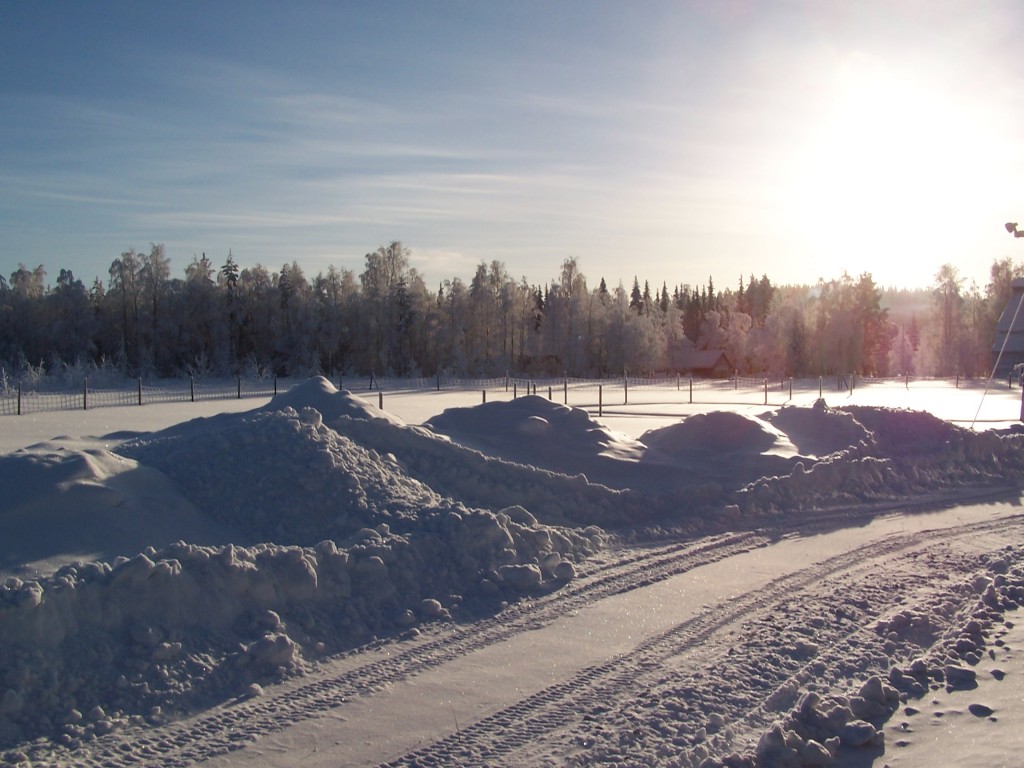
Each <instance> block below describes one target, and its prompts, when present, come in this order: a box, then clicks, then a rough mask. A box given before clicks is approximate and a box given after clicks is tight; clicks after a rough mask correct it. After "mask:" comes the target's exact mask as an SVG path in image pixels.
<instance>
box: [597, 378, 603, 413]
mask: <svg viewBox="0 0 1024 768" xmlns="http://www.w3.org/2000/svg"><path fill="white" fill-rule="evenodd" d="M597 415H598V416H604V385H603V384H598V385H597Z"/></svg>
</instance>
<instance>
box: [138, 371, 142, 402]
mask: <svg viewBox="0 0 1024 768" xmlns="http://www.w3.org/2000/svg"><path fill="white" fill-rule="evenodd" d="M139 405H142V378H141V377H140V378H139Z"/></svg>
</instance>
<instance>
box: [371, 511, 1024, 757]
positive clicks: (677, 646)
mask: <svg viewBox="0 0 1024 768" xmlns="http://www.w3.org/2000/svg"><path fill="white" fill-rule="evenodd" d="M1022 520H1024V518H1022V517H1021V516H1014V517H1011V518H1003V519H1001V520H997V521H986V522H980V523H973V524H966V525H961V526H957V527H953V528H943V529H936V530H929V531H922V532H915V533H911V534H906V535H894V536H890V537H888V538H886V539H882V540H877V541H874V542H871V543H868V544H865V545H863V546H860V547H857V548H856V549H852V550H849V551H848V552H845V553H842V554H840V555H837V556H836V557H834V558H831V559H830V560H828V561H825V562H822V563H818V564H815V565H813V566H810V567H808V568H804V569H801V570H799V571H796V572H792V573H789V574H787V575H784V576H781V577H779V578H777V579H774V580H772V581H771V582H769V583H767V584H766V585H764V586H763V587H761V588H759V589H756V590H753V591H751V592H748V593H746V594H744V595H742V596H739V597H737V598H733V599H730V600H729V601H727V602H723V603H720V604H718V605H716V606H715V609H714V610H713V611H706V612H704V613H702V614H699V615H697V616H695V617H693V618H691V619H689V620H687V621H684V622H682V623H680V624H677V625H675V626H673V627H671V628H670V629H668V630H666V631H664V632H662V633H660V634H658V635H655V636H653V637H650V638H648V639H647V640H645V641H642V642H641V643H640V644H638V645H637V646H636V648H635V649H634V650H633V651H632V652H630V653H629V654H628V655H627V656H624V657H621V658H614V659H610V660H608V661H606V662H603V663H601V664H597V665H593V666H590V667H587V668H585V669H583V670H581V671H580V672H579V673H577V674H576V675H575V676H573V677H572V678H570V679H567V680H564V681H562V682H559V683H557V684H555V685H552V686H549V687H548V688H545V689H544V690H542V691H539V692H537V693H535V694H533V695H530V696H527V697H526V698H524V699H522V700H521V701H519V702H517V703H515V704H514V705H512V706H510V707H508V708H506V709H503V710H501V711H499V712H496V713H493V714H492V715H489V716H487V717H485V718H483V719H481V720H479V721H477V722H475V723H472V724H470V725H468V726H463V727H462V728H461V729H460V730H459V731H458V732H457V733H454V734H450V735H449V736H447V737H445V738H443V739H440V740H438V741H437V742H435V743H434V744H432V745H431V746H429V747H425V748H422V749H418V750H415V751H413V752H410V753H408V754H406V755H404V756H403V757H401V758H398V759H396V760H393V761H391V762H388V763H384V764H382V766H383V767H385V768H399V767H400V766H432V765H437V766H441V765H451V764H458V765H463V766H472V765H495V764H497V765H520V764H536V763H537V762H539V761H540V759H541V758H542V757H545V756H546V757H549V758H550V756H551V754H552V752H553V750H552V749H551V747H553V746H554V744H551V743H550V739H551V737H552V735H553V734H554V735H555V738H554V740H555V741H556V742H557V741H558V736H557V734H559V733H560V732H564V731H565V729H567V728H569V727H570V726H574V725H576V724H579V723H580V722H582V721H584V720H585V719H587V717H588V713H594V712H596V713H605V712H608V711H610V710H613V709H615V708H616V707H617V706H622V705H625V706H626V707H629V706H633V705H634V704H635V701H636V697H637V693H638V692H639V691H642V690H643V689H644V688H645V687H646V686H649V685H651V684H654V683H656V682H657V681H658V679H659V678H662V679H663V678H664V676H665V672H664V667H665V665H666V662H668V661H669V660H671V659H672V658H673V657H680V656H683V655H684V654H691V653H695V652H697V653H695V655H698V656H699V655H700V654H699V651H700V650H701V646H702V644H704V643H705V642H706V641H707V640H708V639H709V638H710V637H711V636H712V635H714V634H715V633H716V632H718V631H720V630H722V629H724V628H726V627H729V626H730V625H735V624H737V623H738V622H740V621H741V620H743V619H747V620H748V621H749V619H750V618H752V617H754V616H756V615H761V616H764V615H766V614H771V612H772V611H774V609H775V608H776V607H777V606H779V605H780V604H783V603H787V602H789V601H791V600H793V599H794V597H795V596H797V595H799V594H800V593H801V592H802V591H804V590H807V589H808V588H810V587H814V586H818V585H820V584H821V582H823V581H824V580H826V579H828V578H829V577H832V576H835V575H837V574H842V573H843V572H848V571H851V570H852V569H860V570H863V569H866V568H869V567H872V566H873V565H874V564H875V563H878V562H883V561H884V566H883V568H884V569H886V570H887V572H888V573H890V574H894V575H897V576H898V577H899V579H900V580H901V582H905V580H906V579H907V578H908V577H909V576H910V573H909V572H907V573H904V572H902V571H900V569H899V567H898V564H897V563H895V562H892V558H893V556H894V555H897V554H899V553H901V552H904V553H905V552H909V551H917V550H921V549H922V548H924V549H926V550H927V549H928V548H943V547H944V546H945V545H946V544H947V543H949V542H950V541H951V540H952V539H962V538H966V537H975V536H978V535H979V534H984V533H1002V532H1006V531H1010V530H1013V529H1016V528H1020V527H1021V523H1022ZM915 556H916V552H915ZM876 575H877V574H876ZM918 576H919V580H920V581H922V582H924V581H926V580H929V579H931V578H933V577H932V576H931V575H930V574H928V573H924V574H919V575H918ZM904 586H905V584H904ZM851 594H852V593H851ZM887 594H888V595H889V596H890V597H891V598H892V600H893V602H892V603H887V602H884V601H883V602H882V603H881V604H876V605H874V606H870V608H873V609H874V610H865V611H864V615H865V617H866V618H867V619H869V620H870V619H873V618H875V617H877V615H880V613H881V612H883V611H884V610H886V609H888V608H891V607H892V605H893V604H895V602H897V601H898V599H899V598H900V597H901V596H902V592H900V591H895V590H894V591H890V592H888V593H887ZM853 599H856V598H853ZM869 631H871V630H870V628H869V626H868V624H867V623H866V622H864V621H862V622H861V623H860V624H859V625H858V626H857V627H856V628H855V629H853V630H852V631H851V632H849V633H846V634H845V635H844V636H842V637H839V638H837V639H835V640H833V642H832V643H831V644H830V645H829V646H828V647H827V648H826V649H824V651H823V652H821V653H819V654H816V656H815V659H814V661H813V662H812V664H813V665H815V666H816V669H815V670H814V671H813V672H811V671H809V667H810V665H804V666H803V668H802V669H800V670H798V672H797V673H795V674H793V675H787V676H786V677H785V678H784V679H782V680H781V681H780V682H779V683H778V684H776V685H774V686H772V687H771V689H770V690H767V691H759V690H757V689H756V688H755V689H754V690H752V691H746V692H744V694H748V695H749V696H752V697H753V698H754V699H755V702H756V703H755V704H753V706H748V707H741V708H739V710H738V711H733V712H728V711H727V712H725V713H724V714H726V715H727V720H728V722H731V723H733V724H734V727H736V726H738V727H741V728H742V731H743V732H747V733H749V732H751V731H753V730H755V729H757V728H758V727H762V726H764V725H766V724H767V723H768V722H770V720H771V718H772V713H773V711H776V710H778V709H779V708H780V707H784V706H788V705H789V704H791V703H792V702H789V701H787V700H786V699H787V694H788V692H789V691H790V690H791V689H792V688H794V687H795V686H796V685H798V684H801V683H803V682H806V681H807V680H810V679H813V678H814V677H815V676H816V675H817V674H818V673H819V672H820V667H818V665H822V664H823V665H825V667H826V668H828V667H829V666H830V665H832V666H836V665H839V664H842V663H843V661H844V660H845V659H848V658H850V656H851V653H856V651H857V647H858V643H857V641H856V638H857V636H858V635H861V634H863V633H866V632H869ZM777 651H778V648H777V647H774V648H767V649H765V652H766V653H771V652H777ZM705 655H706V656H709V657H710V656H713V655H714V652H713V649H708V650H707V653H706V654H705ZM747 662H748V665H749V666H750V667H757V666H758V662H757V659H756V658H754V659H748V660H747ZM740 682H741V683H742V682H744V681H740ZM698 709H701V708H699V707H698ZM719 709H726V710H728V709H729V707H719ZM732 709H734V710H735V709H736V708H735V707H732ZM715 711H717V710H715ZM705 712H707V713H709V712H708V711H707V710H705ZM627 719H628V718H627ZM698 728H699V725H698V724H693V726H692V731H693V732H696V731H697V730H698ZM730 730H732V729H730ZM612 732H613V733H616V734H617V739H618V741H620V742H621V739H622V734H623V733H624V731H622V730H619V729H612ZM625 733H627V735H628V732H625ZM733 734H734V735H736V736H737V737H738V736H739V734H736V733H735V732H733ZM546 740H547V741H546ZM731 740H732V739H731V738H729V739H726V738H719V739H717V741H718V747H719V748H720V749H721V748H724V747H725V746H727V744H728V742H729V741H731ZM666 741H669V740H666ZM714 741H715V740H714V739H713V740H712V743H714ZM561 746H562V747H563V748H564V747H565V745H564V743H563V744H561ZM615 746H621V745H613V747H612V754H615ZM672 746H673V748H674V750H675V751H674V754H679V753H680V752H682V751H683V749H684V747H683V746H682V745H680V744H673V745H672ZM524 750H525V752H526V754H522V752H523V751H524ZM630 755H633V757H634V758H635V757H636V754H635V750H633V749H631V748H630V747H629V745H627V747H626V749H625V750H624V752H620V753H619V755H618V756H619V757H629V756H630ZM606 756H607V755H606V754H603V753H602V754H599V755H597V756H596V757H597V758H598V759H599V758H601V757H606ZM589 762H590V761H589V760H586V759H584V760H582V761H581V764H588V763H589Z"/></svg>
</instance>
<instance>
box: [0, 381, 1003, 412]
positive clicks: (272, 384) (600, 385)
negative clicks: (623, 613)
mask: <svg viewBox="0 0 1024 768" xmlns="http://www.w3.org/2000/svg"><path fill="white" fill-rule="evenodd" d="M295 383H296V382H293V381H282V382H279V381H278V379H277V378H276V377H274V378H269V377H268V378H242V377H238V378H236V379H234V380H224V379H215V380H197V379H194V378H193V379H189V380H187V381H186V380H182V381H173V382H164V383H161V384H159V385H149V384H144V383H143V382H142V380H141V379H138V380H129V381H126V382H125V386H124V387H123V388H120V389H112V388H103V389H91V388H90V387H89V382H88V380H87V379H86V380H85V381H83V383H82V387H81V388H80V389H78V390H76V391H66V392H39V391H23V390H22V385H20V384H19V385H17V387H10V386H8V387H6V388H5V389H3V390H0V415H4V416H13V415H24V414H29V413H40V412H44V411H65V410H89V409H92V408H106V407H116V406H133V405H134V406H142V405H147V404H155V403H173V402H182V403H184V402H196V401H199V400H226V399H242V398H255V397H273V396H274V395H276V394H278V392H279V391H284V390H286V389H289V388H291V386H293V385H294V384H295ZM332 383H333V384H334V385H335V386H337V387H338V388H339V389H345V388H347V389H349V390H351V391H353V392H355V393H357V394H363V395H365V394H367V393H376V394H377V395H378V396H379V397H380V398H381V401H382V400H383V394H384V393H385V392H388V393H401V392H422V391H426V390H435V391H479V392H482V393H483V399H484V400H486V393H487V392H488V391H490V392H496V391H498V392H504V393H506V394H507V395H509V396H511V397H520V396H523V395H542V396H545V397H547V398H548V399H552V400H554V399H563V400H564V402H568V400H569V393H570V392H573V393H574V394H575V395H576V398H574V399H578V398H579V397H581V396H584V393H586V395H585V397H586V399H587V400H588V401H590V400H593V401H594V404H596V405H597V406H598V407H599V408H600V407H602V406H603V405H604V404H612V403H613V402H616V403H619V402H621V403H623V404H628V403H629V397H630V392H633V393H634V395H636V393H637V392H644V391H651V390H661V391H663V392H665V393H666V394H668V393H669V392H674V393H675V394H672V395H669V396H670V397H671V398H672V399H673V400H674V401H676V402H680V403H690V404H700V403H704V404H716V403H727V402H728V403H731V402H750V403H757V402H761V401H763V403H764V404H766V405H767V404H769V400H770V399H771V400H773V401H776V400H777V401H779V402H786V401H788V400H792V399H793V398H794V397H796V396H798V395H803V396H807V395H813V394H815V393H816V394H817V396H818V397H821V396H824V395H825V394H826V393H835V392H844V391H849V392H851V393H852V392H853V391H854V390H855V389H856V388H859V387H871V388H873V389H874V388H883V389H907V390H910V389H938V388H943V389H950V388H956V389H960V388H967V387H981V386H984V385H985V381H984V380H976V379H961V378H960V377H955V378H919V377H911V376H899V377H890V378H866V377H859V376H855V375H849V376H835V375H833V376H829V377H817V378H811V379H807V378H803V379H793V378H785V377H778V376H770V377H769V376H761V377H756V376H734V377H732V378H728V379H721V378H701V377H693V376H684V375H670V376H652V377H640V376H620V377H615V378H604V379H581V378H570V377H564V376H563V377H538V378H531V377H523V376H511V375H510V376H499V377H490V378H456V377H446V376H440V375H439V376H434V377H419V378H397V377H378V376H374V375H372V374H371V375H369V376H340V377H336V378H335V380H334V381H333V382H332ZM993 387H1000V388H1012V387H1013V381H1012V379H1010V378H1008V379H1006V380H1005V382H1002V381H1000V382H994V383H993Z"/></svg>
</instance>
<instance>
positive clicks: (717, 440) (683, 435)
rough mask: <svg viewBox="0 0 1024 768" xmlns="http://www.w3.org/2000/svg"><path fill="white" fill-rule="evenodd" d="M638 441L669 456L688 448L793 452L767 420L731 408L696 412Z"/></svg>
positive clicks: (693, 449) (737, 451)
mask: <svg viewBox="0 0 1024 768" xmlns="http://www.w3.org/2000/svg"><path fill="white" fill-rule="evenodd" d="M640 442H642V443H643V444H644V445H646V446H648V447H649V448H656V449H657V450H659V451H661V452H663V453H666V454H670V455H678V454H684V455H685V453H688V452H690V451H702V452H710V453H717V454H725V455H733V454H738V453H767V452H769V451H773V450H788V451H789V452H791V453H795V449H794V448H793V446H792V445H791V444H789V439H788V438H787V437H786V436H785V435H784V434H782V433H781V432H780V431H779V430H777V429H775V428H774V427H772V426H771V425H770V424H769V423H767V422H765V421H763V420H761V419H755V418H751V417H748V416H744V415H742V414H739V413H732V412H731V411H712V412H710V413H698V414H696V415H694V416H690V417H688V418H686V419H684V420H683V421H681V422H680V423H679V424H674V425H672V426H669V427H663V428H661V429H654V430H650V431H648V432H645V433H644V434H643V435H642V436H641V437H640Z"/></svg>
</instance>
